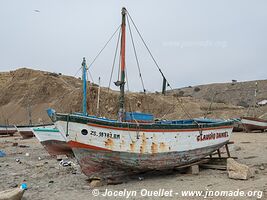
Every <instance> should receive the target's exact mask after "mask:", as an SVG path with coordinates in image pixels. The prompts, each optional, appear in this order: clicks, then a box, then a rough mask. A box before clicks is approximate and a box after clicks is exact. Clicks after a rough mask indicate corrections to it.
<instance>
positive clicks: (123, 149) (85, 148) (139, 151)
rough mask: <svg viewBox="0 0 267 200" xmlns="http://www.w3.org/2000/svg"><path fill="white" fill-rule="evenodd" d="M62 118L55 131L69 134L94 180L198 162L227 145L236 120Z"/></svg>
mask: <svg viewBox="0 0 267 200" xmlns="http://www.w3.org/2000/svg"><path fill="white" fill-rule="evenodd" d="M58 119H59V120H57V121H56V122H55V124H56V127H57V128H58V129H59V130H60V131H61V132H62V133H65V134H66V135H68V138H67V139H68V144H69V145H70V146H71V148H72V150H73V152H74V155H75V157H76V158H77V160H78V162H79V164H80V166H81V168H82V171H83V172H84V173H85V174H86V175H87V176H88V177H89V178H94V177H96V178H101V179H105V178H112V177H115V176H123V175H125V174H129V173H130V171H132V172H141V171H147V170H165V169H172V168H174V167H178V166H181V165H186V164H190V163H193V162H196V161H199V160H200V159H201V158H204V157H205V156H207V155H209V154H211V153H212V152H213V151H215V150H217V149H219V148H220V147H222V146H223V145H224V144H226V143H227V142H228V141H229V139H230V136H231V133H232V130H233V122H227V123H214V125H212V124H209V125H205V126H198V125H197V124H196V123H194V124H190V125H184V124H182V125H175V126H173V125H166V126H165V125H160V124H153V125H152V124H150V125H149V124H143V125H142V124H141V125H140V124H128V123H116V122H115V123H114V122H110V123H109V122H106V121H104V122H103V121H101V120H97V119H87V118H86V117H82V116H74V117H73V118H72V117H71V116H70V117H69V118H68V120H66V121H65V120H61V119H64V118H58ZM127 127H128V128H127ZM162 127H163V128H162Z"/></svg>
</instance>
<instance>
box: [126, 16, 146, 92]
mask: <svg viewBox="0 0 267 200" xmlns="http://www.w3.org/2000/svg"><path fill="white" fill-rule="evenodd" d="M126 19H127V22H128V28H129V32H130V36H131V41H132V45H133V50H134V55H135V60H136V64H137V67H138V71H139V77H140V79H141V84H142V87H143V91H144V93H146V89H145V86H144V80H143V77H142V74H141V69H140V64H139V61H138V57H137V53H136V48H135V44H134V40H133V34H132V30H131V26H130V23H129V18H128V15H126Z"/></svg>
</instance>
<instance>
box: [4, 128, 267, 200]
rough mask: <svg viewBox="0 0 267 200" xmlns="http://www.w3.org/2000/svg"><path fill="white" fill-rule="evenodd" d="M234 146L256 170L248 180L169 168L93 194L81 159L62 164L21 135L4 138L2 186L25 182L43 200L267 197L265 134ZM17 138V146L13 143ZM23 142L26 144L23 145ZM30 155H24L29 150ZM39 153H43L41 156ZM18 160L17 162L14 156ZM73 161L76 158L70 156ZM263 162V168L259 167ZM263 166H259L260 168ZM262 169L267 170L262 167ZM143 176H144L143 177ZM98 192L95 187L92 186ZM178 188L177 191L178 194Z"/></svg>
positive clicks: (30, 199) (242, 136)
mask: <svg viewBox="0 0 267 200" xmlns="http://www.w3.org/2000/svg"><path fill="white" fill-rule="evenodd" d="M232 141H234V142H235V144H234V145H232V147H231V148H230V150H231V154H232V156H237V157H238V158H239V159H238V162H240V163H244V164H247V165H249V166H251V167H254V168H255V169H256V172H257V173H256V174H255V177H254V178H251V179H249V180H246V181H242V180H233V179H229V178H228V176H227V172H226V171H220V170H212V169H201V170H200V173H199V174H198V175H191V174H182V173H179V172H177V171H176V172H171V173H163V174H162V173H161V174H160V173H149V174H142V175H138V176H136V177H131V179H130V180H129V179H127V181H125V183H122V184H119V185H105V186H101V187H98V188H97V190H98V191H97V192H100V194H99V195H98V196H97V197H95V196H93V195H92V191H93V188H91V187H90V185H89V183H88V181H87V178H86V176H85V175H83V174H82V173H81V171H80V168H79V166H78V165H77V164H75V165H72V166H68V167H63V166H60V165H59V161H57V160H56V159H54V158H51V157H50V156H49V154H48V153H47V152H46V151H45V149H44V148H43V147H42V145H41V144H40V143H39V142H38V141H37V139H36V138H31V139H28V140H22V139H21V138H20V136H19V135H17V136H14V137H1V138H0V150H2V151H4V152H5V153H6V154H7V156H6V157H2V158H0V190H5V189H9V188H12V187H15V186H16V184H18V185H19V184H20V183H22V182H23V181H25V182H26V183H27V184H28V187H29V189H28V190H27V191H26V192H25V194H24V197H23V199H24V200H35V199H36V200H42V199H51V200H53V199H57V200H63V199H64V200H65V199H79V200H85V199H86V200H87V199H125V198H126V197H114V196H113V197H104V196H103V195H104V194H105V191H106V189H107V190H108V191H113V192H114V191H117V192H118V191H123V190H124V189H126V190H127V191H136V195H135V196H132V197H130V199H144V198H147V199H170V198H172V199H204V197H181V192H182V191H184V190H190V191H191V190H197V191H230V190H232V191H236V190H240V191H245V192H247V191H250V190H252V191H262V192H263V196H262V197H261V199H267V133H234V134H233V137H232ZM14 142H17V143H18V145H19V146H13V143H14ZM21 145H25V146H26V147H25V146H24V147H23V146H22V147H20V146H21ZM27 153H28V154H29V155H26V154H27ZM39 157H40V158H39ZM17 158H18V159H19V160H20V162H17V161H16V159H17ZM72 161H73V162H74V163H75V160H72ZM260 166H264V167H260ZM260 168H261V169H260ZM263 168H264V169H263ZM140 179H141V180H140ZM143 189H146V190H150V191H158V190H159V189H165V190H166V191H170V190H172V191H173V193H172V197H166V195H165V196H163V197H155V196H154V197H147V196H146V197H141V194H140V193H141V191H144V190H143ZM94 192H95V191H94ZM174 193H178V194H174ZM257 197H260V193H255V196H254V197H234V198H233V197H232V198H230V197H227V198H224V197H209V198H208V199H216V200H220V199H244V200H245V199H258V198H257Z"/></svg>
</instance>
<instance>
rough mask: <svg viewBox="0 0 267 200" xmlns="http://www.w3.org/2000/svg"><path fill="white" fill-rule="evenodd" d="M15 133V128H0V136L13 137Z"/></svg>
mask: <svg viewBox="0 0 267 200" xmlns="http://www.w3.org/2000/svg"><path fill="white" fill-rule="evenodd" d="M17 131H18V130H17V128H16V127H15V126H13V127H12V126H0V135H13V134H14V133H15V132H17Z"/></svg>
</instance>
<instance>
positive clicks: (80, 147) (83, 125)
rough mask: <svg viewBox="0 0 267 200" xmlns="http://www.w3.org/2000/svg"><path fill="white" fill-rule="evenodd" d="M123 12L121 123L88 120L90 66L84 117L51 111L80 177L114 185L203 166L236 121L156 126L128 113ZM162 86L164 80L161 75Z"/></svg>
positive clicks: (148, 116)
mask: <svg viewBox="0 0 267 200" xmlns="http://www.w3.org/2000/svg"><path fill="white" fill-rule="evenodd" d="M127 13H128V12H127V11H126V9H125V8H123V9H122V24H121V33H120V36H121V40H120V41H121V44H120V46H121V51H120V54H121V55H120V70H121V71H120V72H121V73H120V80H119V81H117V82H115V85H116V86H119V87H120V97H119V113H118V120H112V119H106V118H101V117H96V116H90V115H88V114H87V103H86V70H87V67H86V61H85V58H84V59H83V62H82V68H83V113H70V114H64V113H57V112H55V110H53V109H48V111H47V112H48V115H49V117H50V118H51V119H52V121H53V122H54V123H55V125H56V127H57V128H58V129H59V130H60V131H61V132H62V133H65V134H66V135H67V139H68V144H69V145H70V146H71V148H72V150H73V152H74V155H75V157H76V158H77V160H78V162H79V164H80V166H81V169H82V171H83V172H84V173H85V174H86V175H87V176H88V177H89V178H100V179H113V178H116V177H121V176H124V175H127V174H131V173H136V172H143V171H148V170H165V169H173V168H176V167H179V166H182V165H188V164H191V163H194V162H196V161H199V160H200V159H202V158H204V157H206V156H207V155H210V154H211V153H212V152H214V151H216V150H217V149H219V148H221V147H222V146H223V145H225V144H227V143H228V141H229V139H230V136H231V134H232V130H233V123H234V121H233V120H211V119H187V120H171V121H166V120H154V117H153V115H151V114H146V113H133V112H130V113H129V112H125V105H124V104H125V98H124V86H125V74H126V72H125V24H126V14H127ZM160 72H161V74H162V76H163V78H164V80H165V81H164V82H165V83H166V79H165V77H164V75H163V73H162V71H161V70H160Z"/></svg>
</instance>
